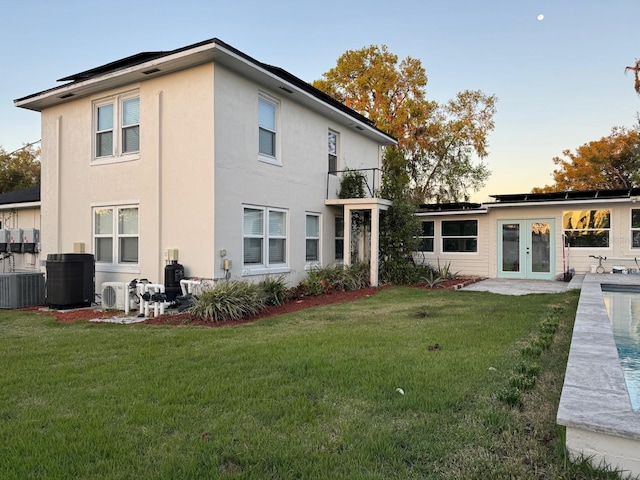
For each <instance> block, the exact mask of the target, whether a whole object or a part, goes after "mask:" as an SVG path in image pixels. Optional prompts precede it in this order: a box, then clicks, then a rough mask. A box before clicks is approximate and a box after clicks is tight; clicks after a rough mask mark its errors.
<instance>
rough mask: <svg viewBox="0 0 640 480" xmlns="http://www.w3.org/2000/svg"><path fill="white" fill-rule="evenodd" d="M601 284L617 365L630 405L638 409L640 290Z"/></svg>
mask: <svg viewBox="0 0 640 480" xmlns="http://www.w3.org/2000/svg"><path fill="white" fill-rule="evenodd" d="M607 287H608V286H606V285H602V295H603V297H604V304H605V306H606V308H607V313H608V314H609V320H610V322H611V328H612V330H613V338H614V340H615V342H616V347H617V349H618V356H619V357H620V365H621V366H622V370H623V373H624V378H625V381H626V383H627V390H628V391H629V398H630V400H631V406H632V408H633V410H634V411H640V290H636V291H629V290H627V291H623V290H619V289H609V288H607Z"/></svg>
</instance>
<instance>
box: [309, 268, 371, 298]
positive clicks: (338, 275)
mask: <svg viewBox="0 0 640 480" xmlns="http://www.w3.org/2000/svg"><path fill="white" fill-rule="evenodd" d="M368 286H369V266H368V265H367V264H364V263H356V264H353V265H348V266H342V265H336V266H334V267H325V268H317V269H313V270H311V271H310V272H309V275H307V278H305V279H304V280H302V282H300V284H299V285H298V290H301V291H302V293H303V294H305V295H320V294H322V293H330V292H336V291H350V290H359V289H361V288H365V287H368Z"/></svg>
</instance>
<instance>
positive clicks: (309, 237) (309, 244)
mask: <svg viewBox="0 0 640 480" xmlns="http://www.w3.org/2000/svg"><path fill="white" fill-rule="evenodd" d="M305 229H306V238H305V240H306V246H305V255H306V256H305V259H306V261H307V262H309V263H315V262H319V261H320V215H318V214H316V213H307V216H306V226H305Z"/></svg>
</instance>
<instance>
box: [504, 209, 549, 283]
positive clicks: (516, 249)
mask: <svg viewBox="0 0 640 480" xmlns="http://www.w3.org/2000/svg"><path fill="white" fill-rule="evenodd" d="M553 232H554V221H553V220H546V219H535V220H500V221H498V239H499V240H498V265H497V267H498V277H505V278H539V279H551V278H553V276H554V272H555V250H554V245H553Z"/></svg>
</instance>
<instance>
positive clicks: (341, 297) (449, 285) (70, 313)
mask: <svg viewBox="0 0 640 480" xmlns="http://www.w3.org/2000/svg"><path fill="white" fill-rule="evenodd" d="M479 280H481V279H480V278H477V277H468V278H459V279H455V280H447V281H446V282H442V283H439V284H438V285H437V286H436V287H435V288H434V289H445V290H452V289H458V288H462V287H463V286H466V285H470V284H472V283H475V282H477V281H479ZM411 286H412V287H415V288H427V287H426V286H425V285H411ZM384 288H386V287H380V288H375V287H369V288H362V289H360V290H353V291H349V292H332V293H325V294H322V295H314V296H304V297H300V298H297V299H293V300H289V301H287V302H285V303H284V304H283V305H278V306H274V307H267V308H266V309H265V310H263V311H262V312H261V313H260V314H258V315H255V316H253V317H250V318H246V319H242V320H234V321H228V322H207V321H203V320H199V319H197V318H195V317H193V316H192V315H190V314H189V313H173V312H171V313H167V314H165V315H161V316H159V317H154V318H147V319H145V320H144V321H143V322H139V323H138V324H140V323H142V324H146V325H175V326H180V325H190V326H193V325H200V326H203V327H227V326H233V325H242V324H245V323H251V322H255V321H256V320H259V319H262V318H268V317H272V316H275V315H282V314H285V313H292V312H297V311H299V310H303V309H305V308H310V307H317V306H321V305H331V304H333V303H340V302H351V301H354V300H359V299H361V298H366V297H370V296H372V295H375V294H376V293H377V292H378V291H380V290H381V289H384ZM22 310H24V311H32V312H35V313H41V314H46V315H53V316H54V317H55V318H56V320H57V321H58V322H62V323H74V322H77V321H88V320H94V319H99V318H104V319H109V318H113V317H115V316H120V313H118V314H114V313H113V312H103V311H102V310H99V309H98V310H97V309H95V308H89V307H87V308H78V309H73V310H49V309H46V308H42V307H29V308H24V309H22Z"/></svg>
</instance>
